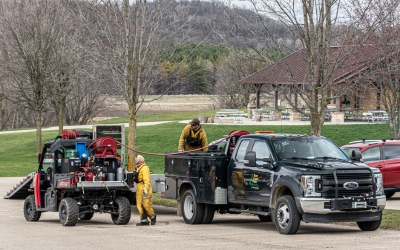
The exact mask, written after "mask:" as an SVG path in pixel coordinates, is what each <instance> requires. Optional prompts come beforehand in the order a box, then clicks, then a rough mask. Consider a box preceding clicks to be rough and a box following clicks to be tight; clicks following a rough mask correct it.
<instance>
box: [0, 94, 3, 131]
mask: <svg viewBox="0 0 400 250" xmlns="http://www.w3.org/2000/svg"><path fill="white" fill-rule="evenodd" d="M3 113H4V110H3V96H2V95H1V94H0V131H3V130H4V124H3Z"/></svg>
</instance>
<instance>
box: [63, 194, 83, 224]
mask: <svg viewBox="0 0 400 250" xmlns="http://www.w3.org/2000/svg"><path fill="white" fill-rule="evenodd" d="M58 214H59V218H60V222H61V224H62V225H63V226H75V225H76V223H77V222H78V218H79V206H78V204H77V203H76V201H75V200H74V199H72V198H69V197H68V198H65V199H62V200H61V202H60V207H59V209H58Z"/></svg>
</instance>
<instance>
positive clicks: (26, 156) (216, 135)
mask: <svg viewBox="0 0 400 250" xmlns="http://www.w3.org/2000/svg"><path fill="white" fill-rule="evenodd" d="M212 114H215V111H202V112H174V113H163V114H158V115H143V116H138V120H139V121H161V120H169V121H173V122H169V123H165V124H160V125H151V126H139V127H137V147H136V149H137V150H139V151H141V152H143V153H140V154H142V155H143V156H144V157H145V159H146V163H147V164H148V165H149V167H150V169H151V170H152V171H153V172H154V173H157V174H162V173H164V158H163V157H162V156H155V155H147V154H146V153H147V152H148V153H155V154H161V155H162V154H164V153H167V152H176V151H177V148H178V140H179V136H180V134H181V132H182V129H183V127H184V126H185V125H186V124H182V123H178V122H177V121H178V120H190V119H192V118H193V117H196V116H198V115H203V116H211V115H212ZM127 122H128V118H126V117H123V118H119V119H111V120H108V121H107V122H105V121H104V122H102V124H104V123H109V124H116V123H127ZM202 126H203V127H204V129H205V130H206V132H207V138H208V141H209V142H212V141H215V140H218V139H220V138H222V137H224V136H225V135H227V134H228V133H229V132H230V131H232V130H247V131H249V132H250V133H254V132H255V131H258V130H273V131H275V133H301V134H307V133H309V132H310V128H309V126H308V125H301V126H297V125H295V126H267V125H248V126H247V125H240V124H235V125H215V124H203V125H202ZM42 133H43V140H42V141H43V142H45V141H48V140H53V139H54V138H55V137H56V136H57V131H43V132H42ZM125 134H126V137H127V136H128V131H126V133H125ZM322 135H323V136H326V137H328V138H330V139H331V140H332V141H334V142H335V143H336V144H337V145H338V146H342V145H344V144H347V143H348V142H349V141H354V140H358V139H360V138H375V139H376V138H389V137H390V133H389V125H388V124H354V125H350V124H349V125H347V124H346V125H325V126H324V127H323V129H322ZM0 140H1V141H2V142H3V145H2V147H0V159H1V160H2V164H1V165H0V177H13V176H25V175H26V174H27V173H30V172H34V171H36V169H37V156H36V153H35V142H36V137H35V132H25V133H14V134H0ZM127 141H128V140H127V138H126V142H127Z"/></svg>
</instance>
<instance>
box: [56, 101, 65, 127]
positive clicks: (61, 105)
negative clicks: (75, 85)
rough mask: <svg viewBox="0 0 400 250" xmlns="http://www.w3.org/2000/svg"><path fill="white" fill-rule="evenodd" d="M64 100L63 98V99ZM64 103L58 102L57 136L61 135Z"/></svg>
mask: <svg viewBox="0 0 400 250" xmlns="http://www.w3.org/2000/svg"><path fill="white" fill-rule="evenodd" d="M64 100H65V98H64ZM64 105H65V102H63V101H60V102H58V109H57V111H58V112H57V119H58V134H59V135H61V134H62V131H63V130H64V107H65V106H64Z"/></svg>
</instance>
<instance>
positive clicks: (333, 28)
mask: <svg viewBox="0 0 400 250" xmlns="http://www.w3.org/2000/svg"><path fill="white" fill-rule="evenodd" d="M246 2H248V3H251V5H252V7H251V9H252V10H253V11H254V12H255V13H256V15H255V16H252V17H251V18H257V20H259V22H257V23H256V26H252V27H248V26H245V25H243V24H246V23H250V22H248V21H247V19H246V18H245V17H243V16H237V15H235V13H234V12H233V11H231V10H232V9H228V10H227V11H226V12H225V13H226V15H227V17H228V18H229V21H230V22H231V23H232V26H233V27H235V31H237V32H238V34H242V33H243V27H246V29H250V30H252V31H253V32H259V33H260V34H264V35H265V46H271V45H274V46H275V47H277V48H280V49H282V50H287V49H289V48H288V46H287V44H288V43H287V42H286V40H285V39H282V38H281V37H278V36H276V35H274V34H276V33H274V32H272V30H271V26H270V25H267V23H266V22H267V21H268V22H269V21H270V19H268V18H272V19H274V20H276V21H278V22H280V23H282V24H284V25H286V30H287V31H288V32H290V34H291V37H292V38H295V40H297V41H298V42H297V43H298V44H300V45H301V48H302V49H303V50H304V53H305V63H306V64H307V66H308V72H306V76H307V79H306V85H305V86H304V85H303V84H298V83H296V81H294V79H293V82H292V84H289V85H286V86H282V87H283V89H282V90H281V93H291V94H292V95H293V96H295V98H292V96H287V100H288V101H289V102H290V104H291V105H292V107H294V108H295V109H296V110H297V111H298V112H300V113H304V110H302V109H298V107H297V103H296V101H297V98H299V99H300V100H302V101H303V102H304V103H306V105H307V106H308V107H309V108H310V114H309V116H310V123H311V127H310V129H311V133H314V134H320V133H321V130H322V125H323V124H324V120H325V114H326V107H327V104H328V103H329V101H330V100H331V99H332V98H337V97H338V96H340V93H336V94H337V95H336V96H333V97H332V96H331V95H330V92H329V91H330V89H331V86H330V84H331V83H332V79H333V77H334V75H335V74H336V73H337V72H338V71H339V70H340V69H341V68H342V67H343V65H344V64H345V63H346V61H347V60H348V58H349V57H351V56H352V55H354V54H355V53H357V51H358V50H359V49H360V47H362V46H363V45H364V44H365V42H366V41H368V40H369V37H370V35H371V34H372V32H373V31H374V30H375V29H376V27H377V25H378V22H379V20H378V19H377V18H376V17H377V16H378V15H379V13H376V14H377V15H376V16H370V15H367V13H368V12H369V11H370V10H371V8H372V7H373V6H374V4H376V3H377V2H380V1H378V0H367V1H362V4H360V3H358V2H357V1H346V4H343V3H342V2H340V1H338V0H321V1H315V0H301V1H296V0H248V1H246ZM354 6H357V12H358V15H354V16H352V17H351V18H349V17H347V19H343V16H342V15H343V12H341V11H342V9H343V8H346V9H352V10H355V9H356V8H355V7H354ZM371 18H372V19H373V20H371ZM252 23H254V22H252ZM339 25H340V26H341V29H337V27H339ZM342 37H346V39H347V40H346V41H345V42H344V41H342V40H341V39H342ZM243 39H246V38H245V37H244V36H243ZM338 41H342V44H343V45H344V46H341V50H338V51H337V52H336V53H331V52H332V51H331V50H330V48H331V46H332V45H334V43H336V42H338ZM248 45H249V46H250V47H251V48H253V49H254V50H255V51H259V48H257V47H256V46H255V45H254V44H253V43H252V42H251V41H248ZM285 70H286V71H287V74H288V75H289V76H293V75H294V70H295V69H291V68H288V67H286V68H285Z"/></svg>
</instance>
